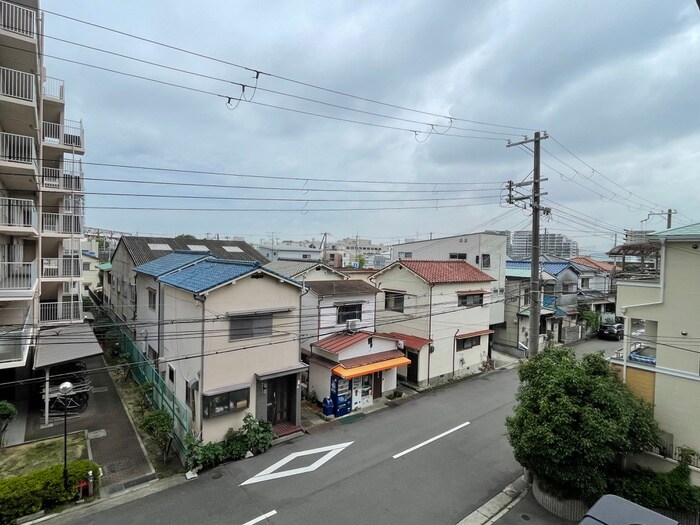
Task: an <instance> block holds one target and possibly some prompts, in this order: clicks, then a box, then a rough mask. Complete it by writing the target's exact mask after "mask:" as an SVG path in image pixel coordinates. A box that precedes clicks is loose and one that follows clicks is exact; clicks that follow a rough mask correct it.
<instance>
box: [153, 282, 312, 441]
mask: <svg viewBox="0 0 700 525" xmlns="http://www.w3.org/2000/svg"><path fill="white" fill-rule="evenodd" d="M164 294H165V297H164V302H165V312H164V319H165V320H166V321H167V320H177V319H197V318H200V317H201V313H202V310H201V307H200V305H199V303H198V302H197V301H195V299H194V297H193V294H192V293H189V292H185V291H183V290H180V289H177V288H173V287H170V286H164ZM269 308H277V309H282V308H290V309H291V311H290V312H284V313H278V314H274V315H273V335H272V336H271V337H266V338H255V339H247V340H239V341H229V337H228V330H229V319H228V318H227V317H226V314H235V313H236V312H240V313H243V312H250V311H254V310H264V309H269ZM298 314H299V289H298V288H297V287H295V286H293V285H291V284H287V283H283V282H280V281H279V280H278V279H275V278H273V277H269V276H265V277H263V278H262V279H251V278H250V277H245V278H242V279H240V280H239V281H237V282H236V283H234V284H229V285H226V286H224V287H222V288H218V289H216V290H214V291H212V292H211V293H209V294H208V296H207V299H206V303H205V317H206V318H207V319H209V320H207V321H206V322H205V339H204V353H205V356H207V355H208V356H207V357H205V361H204V381H203V386H201V385H200V388H203V390H204V391H209V390H212V389H215V388H223V387H227V386H232V385H238V384H242V383H245V384H249V385H250V397H249V406H248V408H247V409H246V410H241V411H239V412H234V413H231V414H226V415H223V416H218V417H211V418H205V419H204V437H203V439H204V441H205V442H206V441H220V440H222V439H223V437H224V435H225V433H226V430H228V429H229V428H231V427H234V428H238V427H240V425H241V424H242V422H243V417H244V416H245V414H246V412H250V413H252V414H254V415H255V416H256V417H265V416H264V415H263V414H265V412H266V407H258V406H256V397H257V396H256V392H257V389H256V386H257V381H256V377H255V374H256V373H265V372H270V371H272V370H277V369H281V368H286V367H291V366H294V365H297V364H298V363H299V361H300V360H299V344H298V341H297V336H298V317H297V316H298ZM217 316H219V317H220V318H219V319H214V318H215V317H217ZM195 327H198V324H197V323H173V324H168V323H167V322H166V323H165V326H164V338H165V341H164V352H163V353H164V357H165V358H166V359H169V358H172V357H182V356H199V355H200V351H201V339H199V338H193V337H192V335H191V332H192V331H193V330H196V328H195ZM268 343H273V344H268ZM172 366H173V367H174V368H175V377H176V380H175V384H174V385H173V384H170V386H171V387H173V389H174V390H175V392H176V395H177V396H178V398H179V399H181V400H183V402H184V400H185V381H186V380H188V381H190V382H192V381H194V380H196V379H197V378H198V373H199V370H200V359H199V357H195V358H192V359H184V360H180V361H176V362H174V363H172ZM166 381H169V380H168V377H167V373H166ZM297 388H298V387H297ZM200 410H201V407H200V406H199V397H198V396H197V400H196V413H197V414H199V413H200ZM196 423H197V422H195V425H196Z"/></svg>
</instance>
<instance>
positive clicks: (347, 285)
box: [306, 280, 379, 296]
mask: <svg viewBox="0 0 700 525" xmlns="http://www.w3.org/2000/svg"><path fill="white" fill-rule="evenodd" d="M306 286H308V287H309V288H311V290H313V291H314V293H316V295H321V296H328V295H362V294H376V293H377V292H379V290H378V289H377V288H375V287H374V286H372V285H371V284H369V283H367V282H365V281H360V280H350V281H307V282H306Z"/></svg>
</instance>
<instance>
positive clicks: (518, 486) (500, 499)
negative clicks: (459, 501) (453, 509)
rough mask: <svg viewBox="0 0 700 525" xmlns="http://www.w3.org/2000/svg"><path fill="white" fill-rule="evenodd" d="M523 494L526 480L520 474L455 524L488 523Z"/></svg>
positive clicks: (513, 504)
mask: <svg viewBox="0 0 700 525" xmlns="http://www.w3.org/2000/svg"><path fill="white" fill-rule="evenodd" d="M525 494H527V482H526V481H525V476H520V477H519V478H518V479H516V480H515V481H513V483H511V484H510V485H507V486H506V488H504V489H503V490H502V491H501V492H499V493H498V494H496V495H495V496H494V497H493V498H491V499H490V500H488V501H487V502H486V503H484V504H483V505H482V506H481V507H479V508H478V509H476V510H475V511H474V512H472V513H471V514H470V515H469V516H467V517H466V518H464V519H463V520H462V521H460V522H459V523H458V524H457V525H490V524H492V523H494V522H495V521H496V520H498V519H499V518H500V517H501V516H503V515H504V514H505V513H506V512H508V511H509V510H510V509H511V508H513V506H515V505H516V504H517V503H518V502H519V501H520V500H521V499H522V498H523V497H524V496H525Z"/></svg>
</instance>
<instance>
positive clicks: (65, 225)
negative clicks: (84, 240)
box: [42, 213, 83, 235]
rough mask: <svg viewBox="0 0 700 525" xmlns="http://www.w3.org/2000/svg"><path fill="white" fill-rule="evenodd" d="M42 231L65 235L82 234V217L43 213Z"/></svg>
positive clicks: (69, 214)
mask: <svg viewBox="0 0 700 525" xmlns="http://www.w3.org/2000/svg"><path fill="white" fill-rule="evenodd" d="M42 231H43V232H51V233H62V234H66V235H70V234H82V233H83V217H82V216H81V215H74V214H72V213H43V214H42Z"/></svg>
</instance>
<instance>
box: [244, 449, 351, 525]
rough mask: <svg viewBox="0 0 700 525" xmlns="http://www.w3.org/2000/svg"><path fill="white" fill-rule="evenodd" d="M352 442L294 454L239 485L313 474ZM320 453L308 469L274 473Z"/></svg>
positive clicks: (302, 468)
mask: <svg viewBox="0 0 700 525" xmlns="http://www.w3.org/2000/svg"><path fill="white" fill-rule="evenodd" d="M353 443H354V441H348V442H347V443H340V444H339V445H330V446H327V447H321V448H314V449H312V450H304V451H302V452H295V453H294V454H290V455H289V456H287V457H286V458H284V459H281V460H280V461H278V462H277V463H275V464H273V465H270V466H269V467H267V468H266V469H265V470H263V471H262V472H259V473H258V474H256V475H255V476H253V477H252V478H250V479H248V480H246V481H244V482H243V483H241V486H243V485H251V484H253V483H260V482H261V481H269V480H271V479H278V478H284V477H287V476H295V475H296V474H304V473H306V472H313V471H314V470H316V469H318V468H319V467H321V466H322V465H324V464H325V463H327V462H328V461H330V460H331V459H333V458H334V457H335V456H337V455H338V454H340V453H341V452H342V451H343V450H345V449H346V448H348V447H349V446H350V445H352V444H353ZM321 452H326V454H324V455H323V456H321V457H320V458H319V459H317V460H316V461H314V462H313V463H312V464H311V465H309V466H308V467H301V468H294V469H290V470H283V471H282V472H276V471H277V470H279V469H280V468H282V467H283V466H285V465H286V464H287V463H289V462H290V461H292V460H294V459H296V458H300V457H303V456H310V455H312V454H320V453H321ZM246 525H247V524H246Z"/></svg>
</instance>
